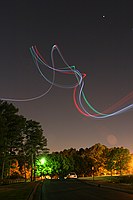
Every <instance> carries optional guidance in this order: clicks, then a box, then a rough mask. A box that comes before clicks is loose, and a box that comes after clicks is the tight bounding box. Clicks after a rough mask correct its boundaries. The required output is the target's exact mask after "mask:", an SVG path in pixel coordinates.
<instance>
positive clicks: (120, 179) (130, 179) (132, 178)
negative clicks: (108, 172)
mask: <svg viewBox="0 0 133 200" xmlns="http://www.w3.org/2000/svg"><path fill="white" fill-rule="evenodd" d="M80 179H82V180H89V181H92V180H93V177H84V178H80ZM94 180H95V181H104V182H114V183H127V184H128V183H129V184H133V175H123V176H95V177H94Z"/></svg>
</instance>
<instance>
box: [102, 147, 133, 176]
mask: <svg viewBox="0 0 133 200" xmlns="http://www.w3.org/2000/svg"><path fill="white" fill-rule="evenodd" d="M107 155H108V156H107V157H108V159H107V164H106V168H107V170H110V171H112V170H117V171H119V172H120V175H122V171H123V170H127V168H128V163H129V161H130V159H131V155H130V152H129V150H128V149H126V148H123V147H114V148H112V149H110V150H109V152H108V154H107Z"/></svg>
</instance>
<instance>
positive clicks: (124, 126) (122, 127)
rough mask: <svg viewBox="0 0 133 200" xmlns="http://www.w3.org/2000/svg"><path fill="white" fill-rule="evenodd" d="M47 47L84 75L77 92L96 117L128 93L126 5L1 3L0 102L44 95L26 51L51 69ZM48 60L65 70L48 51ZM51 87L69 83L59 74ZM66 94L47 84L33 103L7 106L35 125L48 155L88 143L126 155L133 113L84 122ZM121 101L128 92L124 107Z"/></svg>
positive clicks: (121, 0) (130, 55)
mask: <svg viewBox="0 0 133 200" xmlns="http://www.w3.org/2000/svg"><path fill="white" fill-rule="evenodd" d="M54 44H57V45H58V47H59V49H60V51H61V52H62V54H63V56H64V58H65V60H66V61H67V62H68V64H69V65H70V66H71V65H75V66H76V69H78V70H79V71H80V72H81V73H82V72H83V73H86V77H85V79H84V81H85V86H84V92H85V94H86V97H87V99H88V101H89V102H90V103H91V104H92V105H93V106H94V107H95V108H96V109H97V110H99V111H100V112H102V111H103V110H105V109H107V108H108V107H109V106H111V105H113V104H114V103H116V102H118V101H119V100H120V99H122V98H123V97H124V96H126V95H128V94H129V93H131V92H132V91H133V1H132V0H115V1H113V0H105V1H104V0H87V1H84V0H83V1H77V0H73V1H69V0H68V1H66V0H62V1H61V0H37V1H34V0H22V1H18V0H16V1H15V0H2V1H1V5H0V69H1V73H0V97H1V98H14V99H26V98H31V97H34V96H38V95H40V94H42V93H44V92H46V91H47V89H48V88H49V86H50V85H49V84H48V83H47V82H46V81H45V80H44V79H43V78H42V77H41V76H40V74H39V72H38V70H37V68H36V66H35V64H34V62H33V59H32V56H31V54H30V51H29V48H30V47H31V46H32V45H36V46H37V48H38V49H39V51H40V52H41V54H42V55H43V57H44V58H45V60H46V61H47V63H48V64H50V65H51V58H50V51H51V48H52V46H53V45H54ZM56 61H57V65H58V66H59V67H62V66H63V67H65V66H64V64H63V62H62V60H61V59H60V58H59V56H58V55H57V54H56V53H55V62H56ZM44 72H45V73H46V75H47V77H49V78H51V74H49V72H48V71H47V70H46V71H44ZM57 82H59V83H61V84H62V83H64V82H65V83H68V84H69V78H68V79H67V78H66V77H65V79H64V78H62V77H60V76H59V77H58V79H57ZM72 96H73V89H63V88H58V87H53V88H52V89H51V90H50V92H49V93H48V94H47V95H45V96H44V97H43V98H40V99H38V100H34V101H30V102H12V103H13V104H14V105H15V106H17V107H18V108H19V112H20V114H22V115H24V116H25V117H26V118H27V119H32V120H35V121H38V122H40V123H41V125H42V127H43V130H44V135H45V136H46V138H47V139H48V148H49V149H50V151H51V152H52V151H61V150H63V149H65V148H66V149H68V148H71V147H73V148H76V149H79V148H81V147H82V148H86V147H88V148H89V147H91V146H92V145H94V144H96V143H101V144H104V145H106V146H107V147H114V146H124V147H126V148H128V149H129V150H130V151H131V152H133V109H131V110H129V111H127V112H125V113H123V114H120V115H117V116H113V117H110V118H107V119H100V120H97V119H92V118H89V117H85V116H83V115H82V114H81V113H79V112H78V110H77V109H76V107H75V105H74V102H73V97H72ZM9 102H11V101H9ZM129 104H133V93H132V95H131V96H130V98H129V100H128V102H126V103H125V105H124V106H127V105H129ZM120 108H121V107H120Z"/></svg>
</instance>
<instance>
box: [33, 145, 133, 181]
mask: <svg viewBox="0 0 133 200" xmlns="http://www.w3.org/2000/svg"><path fill="white" fill-rule="evenodd" d="M132 159H133V158H132ZM40 160H41V158H39V159H38V160H37V175H38V176H39V175H47V174H49V175H50V176H51V177H52V176H55V175H56V176H57V177H58V176H63V177H64V176H66V175H67V174H68V173H69V172H71V171H74V172H76V174H77V175H78V176H92V174H95V175H116V174H118V175H122V173H124V174H129V173H133V166H132V171H131V166H129V163H130V161H131V154H130V152H129V150H128V149H126V148H123V147H117V148H116V147H114V148H107V147H106V146H105V145H102V144H99V143H98V144H95V145H93V146H92V147H90V148H86V149H83V148H81V149H79V150H76V149H73V148H71V149H68V150H66V149H65V150H64V151H61V152H55V153H52V154H49V155H46V156H45V163H43V164H40Z"/></svg>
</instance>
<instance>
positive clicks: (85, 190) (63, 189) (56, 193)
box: [41, 179, 133, 200]
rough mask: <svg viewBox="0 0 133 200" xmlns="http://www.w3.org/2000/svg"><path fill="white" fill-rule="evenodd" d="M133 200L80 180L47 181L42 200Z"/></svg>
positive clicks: (121, 193) (43, 186)
mask: <svg viewBox="0 0 133 200" xmlns="http://www.w3.org/2000/svg"><path fill="white" fill-rule="evenodd" d="M118 199H120V200H133V194H128V193H125V192H120V191H116V190H111V189H107V188H100V187H97V186H93V185H88V184H86V183H83V182H81V181H79V180H69V179H67V180H62V181H61V180H46V181H44V183H43V185H42V192H41V200H118Z"/></svg>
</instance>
